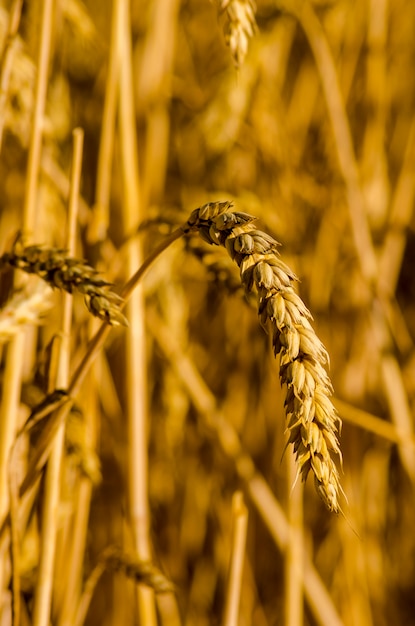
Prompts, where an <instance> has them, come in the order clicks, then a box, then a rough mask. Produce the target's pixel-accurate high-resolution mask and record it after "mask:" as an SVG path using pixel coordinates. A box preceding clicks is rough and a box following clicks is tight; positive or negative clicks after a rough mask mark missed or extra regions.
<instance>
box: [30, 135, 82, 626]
mask: <svg viewBox="0 0 415 626" xmlns="http://www.w3.org/2000/svg"><path fill="white" fill-rule="evenodd" d="M73 139H74V155H73V162H72V175H71V188H70V197H69V214H68V225H67V235H66V241H65V247H66V248H67V249H68V251H69V254H71V255H74V254H75V239H76V238H75V236H76V222H77V214H78V211H77V209H78V195H79V188H80V179H81V167H82V149H83V131H82V130H81V129H79V128H78V129H76V130H75V131H74V133H73ZM62 299H63V315H62V326H61V332H62V339H61V343H60V351H59V365H58V372H57V381H56V383H57V386H58V387H59V388H62V389H64V388H65V387H67V385H68V382H69V367H70V356H71V355H70V334H71V326H72V303H73V300H72V296H71V295H70V294H69V293H64V294H63V298H62ZM64 438H65V421H62V422H61V423H60V424H59V427H58V430H57V433H56V435H55V438H54V442H53V448H52V452H51V455H50V459H49V462H48V466H47V471H46V483H45V501H44V507H43V513H42V535H41V551H40V561H39V568H38V577H37V585H36V591H35V603H34V616H33V624H34V626H48V624H49V621H50V608H51V601H52V586H53V580H54V575H53V572H54V560H55V548H56V538H57V533H58V518H59V500H60V497H59V496H60V493H59V492H60V477H61V466H62V460H63V454H64Z"/></svg>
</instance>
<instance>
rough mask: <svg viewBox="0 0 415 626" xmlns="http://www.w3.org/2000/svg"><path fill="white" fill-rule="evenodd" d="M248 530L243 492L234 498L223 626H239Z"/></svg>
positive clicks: (238, 492)
mask: <svg viewBox="0 0 415 626" xmlns="http://www.w3.org/2000/svg"><path fill="white" fill-rule="evenodd" d="M247 530H248V510H247V508H246V506H245V503H244V498H243V494H242V492H241V491H237V492H236V493H234V495H233V498H232V540H231V560H230V567H229V578H228V585H227V593H226V603H225V614H224V620H223V626H238V623H239V620H238V616H239V607H240V603H241V589H242V575H243V566H244V555H245V546H246V535H247Z"/></svg>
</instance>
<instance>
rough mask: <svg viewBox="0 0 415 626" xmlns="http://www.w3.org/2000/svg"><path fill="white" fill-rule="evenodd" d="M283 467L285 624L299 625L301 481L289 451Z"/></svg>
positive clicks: (301, 597)
mask: <svg viewBox="0 0 415 626" xmlns="http://www.w3.org/2000/svg"><path fill="white" fill-rule="evenodd" d="M286 467H287V492H288V499H287V502H288V504H287V516H288V523H289V532H288V540H287V547H286V551H285V596H284V601H285V626H302V624H303V604H304V601H303V493H304V484H303V483H302V482H301V481H299V480H297V478H298V470H297V467H296V464H295V461H294V458H293V457H292V456H291V455H286ZM293 485H294V486H293Z"/></svg>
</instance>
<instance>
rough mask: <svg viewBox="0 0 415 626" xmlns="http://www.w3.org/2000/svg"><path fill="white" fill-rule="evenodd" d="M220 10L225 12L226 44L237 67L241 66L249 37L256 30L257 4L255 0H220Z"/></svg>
mask: <svg viewBox="0 0 415 626" xmlns="http://www.w3.org/2000/svg"><path fill="white" fill-rule="evenodd" d="M219 10H220V11H221V12H222V11H223V12H224V13H225V16H226V22H225V26H224V31H225V40H226V44H227V45H228V46H229V49H230V51H231V54H232V58H233V62H234V64H235V67H237V68H239V67H240V66H241V65H242V63H243V62H244V60H245V57H246V54H247V52H248V44H249V39H250V38H251V37H253V36H254V33H255V30H256V21H255V10H256V4H255V2H254V0H219Z"/></svg>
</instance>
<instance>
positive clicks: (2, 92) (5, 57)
mask: <svg viewBox="0 0 415 626" xmlns="http://www.w3.org/2000/svg"><path fill="white" fill-rule="evenodd" d="M22 5H23V0H14V2H13V4H12V6H11V9H10V14H9V15H10V17H9V27H8V32H7V35H6V38H5V45H4V48H3V50H2V51H1V63H0V152H1V147H2V144H3V131H4V122H5V118H6V115H5V112H6V104H7V97H8V91H9V83H10V76H11V72H12V67H13V60H14V55H15V52H16V47H17V40H16V38H17V30H18V28H19V24H20V18H21V13H22Z"/></svg>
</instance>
